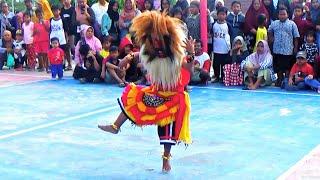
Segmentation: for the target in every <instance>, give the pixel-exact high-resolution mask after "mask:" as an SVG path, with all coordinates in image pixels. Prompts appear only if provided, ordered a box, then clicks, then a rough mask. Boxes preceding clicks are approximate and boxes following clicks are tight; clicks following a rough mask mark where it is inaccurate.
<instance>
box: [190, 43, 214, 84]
mask: <svg viewBox="0 0 320 180" xmlns="http://www.w3.org/2000/svg"><path fill="white" fill-rule="evenodd" d="M194 48H195V56H194V71H193V74H192V77H191V81H190V84H193V85H198V84H207V83H208V81H209V79H210V67H211V61H210V56H209V55H208V53H206V52H203V51H202V43H201V41H200V40H196V43H195V45H194Z"/></svg>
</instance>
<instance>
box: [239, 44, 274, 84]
mask: <svg viewBox="0 0 320 180" xmlns="http://www.w3.org/2000/svg"><path fill="white" fill-rule="evenodd" d="M272 61H273V59H272V55H271V53H270V48H269V46H268V43H267V41H265V40H261V41H259V42H258V44H257V52H255V53H252V54H251V55H249V56H248V57H247V58H246V59H245V60H244V61H243V62H242V63H241V69H242V70H244V83H245V85H246V87H245V88H244V89H246V90H254V89H257V88H259V87H260V86H267V85H271V84H272V81H274V80H275V78H274V73H273V69H272Z"/></svg>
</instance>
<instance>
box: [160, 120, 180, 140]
mask: <svg viewBox="0 0 320 180" xmlns="http://www.w3.org/2000/svg"><path fill="white" fill-rule="evenodd" d="M175 124H176V123H175V122H172V123H170V124H168V125H165V126H163V127H160V126H158V136H159V139H160V144H161V145H162V144H171V145H175V144H176V143H177V141H176V139H175Z"/></svg>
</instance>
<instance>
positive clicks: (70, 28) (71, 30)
mask: <svg viewBox="0 0 320 180" xmlns="http://www.w3.org/2000/svg"><path fill="white" fill-rule="evenodd" d="M75 13H76V12H75V7H74V6H72V5H71V0H63V8H62V9H61V12H60V16H61V17H62V20H63V24H67V26H64V32H65V33H66V38H67V46H66V48H65V51H64V54H65V56H66V59H67V62H68V66H67V68H66V70H72V66H71V54H73V55H74V49H75V45H74V43H75V42H74V38H75V34H76V31H77V30H76V25H75V21H76V14H75Z"/></svg>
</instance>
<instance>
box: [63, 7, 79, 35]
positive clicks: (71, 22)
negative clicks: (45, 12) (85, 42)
mask: <svg viewBox="0 0 320 180" xmlns="http://www.w3.org/2000/svg"><path fill="white" fill-rule="evenodd" d="M75 15H76V14H75V8H74V7H73V6H71V7H70V8H69V9H65V8H64V7H63V8H62V9H61V13H60V16H61V17H62V19H63V23H64V24H66V28H65V29H64V30H65V31H66V32H67V33H68V34H69V35H75V34H76V26H75Z"/></svg>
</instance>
